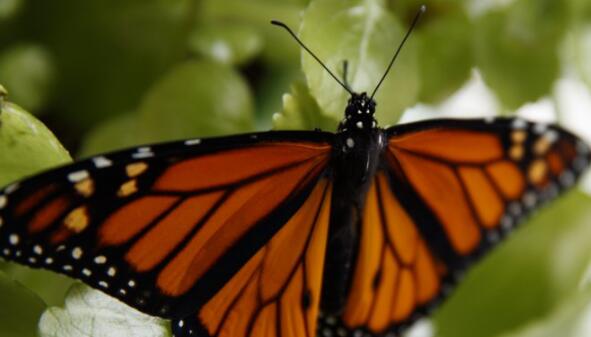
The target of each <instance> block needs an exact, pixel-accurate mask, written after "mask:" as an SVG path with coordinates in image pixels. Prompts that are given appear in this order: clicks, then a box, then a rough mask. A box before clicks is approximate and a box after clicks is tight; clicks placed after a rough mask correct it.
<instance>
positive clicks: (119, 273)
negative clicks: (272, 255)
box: [0, 133, 330, 318]
mask: <svg viewBox="0 0 591 337" xmlns="http://www.w3.org/2000/svg"><path fill="white" fill-rule="evenodd" d="M289 135H290V133H283V134H282V136H283V137H281V138H289ZM319 135H320V134H319ZM254 136H255V137H246V136H242V137H236V140H237V143H238V144H239V146H235V145H232V144H231V143H229V142H228V139H224V142H219V141H218V140H216V139H210V140H203V141H191V142H184V143H182V144H181V143H176V144H171V145H161V146H160V148H157V147H152V148H147V147H144V148H140V149H138V150H135V151H133V152H122V153H115V154H113V155H108V156H100V157H96V158H93V159H90V160H87V161H84V162H81V163H78V164H74V165H72V166H67V167H65V168H61V169H57V170H55V171H50V172H48V173H46V174H44V175H41V176H38V177H35V178H32V179H31V180H27V181H24V182H22V183H20V184H18V185H13V186H9V187H8V188H7V189H6V190H5V193H4V194H2V195H1V196H0V202H1V203H0V206H1V210H0V218H1V219H2V220H1V221H2V226H1V227H0V235H1V239H2V240H3V242H2V244H1V247H2V250H1V253H2V255H3V256H4V257H5V258H8V259H12V260H15V261H17V262H20V263H24V264H28V265H31V266H33V267H41V268H47V269H51V270H55V271H58V272H61V273H64V274H66V275H70V276H73V277H76V278H79V279H81V280H82V281H84V282H86V283H88V284H89V285H91V286H93V287H96V288H98V289H100V290H102V291H104V292H106V293H108V294H110V295H112V296H115V297H117V298H119V299H121V300H122V301H124V302H126V303H128V304H129V305H131V306H134V307H136V308H138V309H140V310H142V311H144V312H147V313H150V314H153V315H159V316H163V317H170V318H174V317H182V316H184V315H189V314H191V313H192V312H193V311H194V310H195V307H194V306H195V305H196V303H197V302H196V301H198V298H199V295H197V296H192V294H193V292H194V291H195V288H196V287H198V288H200V289H208V288H209V289H219V288H222V286H223V283H225V282H226V281H227V280H228V279H229V278H230V277H231V276H232V274H234V273H236V272H237V271H238V270H239V269H240V268H241V267H242V265H243V264H244V263H245V262H246V260H247V258H248V257H249V255H255V253H256V254H258V255H255V257H253V259H256V258H257V257H258V256H259V255H260V254H261V253H260V252H258V253H257V251H260V249H262V248H261V247H263V246H264V245H267V242H266V241H267V240H268V239H266V238H271V237H272V236H273V235H274V234H275V233H276V232H277V231H279V230H280V229H281V228H283V230H286V228H287V227H282V226H281V225H282V224H283V223H284V222H285V221H287V220H288V219H289V218H290V217H292V214H295V215H293V217H296V216H297V215H298V214H300V213H301V212H302V209H301V208H300V207H301V205H307V204H306V203H309V202H310V201H307V200H310V198H314V200H315V202H316V200H318V199H322V198H320V197H318V194H319V192H313V191H316V189H314V188H315V186H316V185H317V181H318V180H319V179H320V177H321V176H323V175H324V174H325V171H326V167H327V163H328V160H329V155H330V145H329V143H326V142H323V141H322V138H321V137H322V136H321V135H320V136H319V137H320V139H319V140H316V141H315V142H308V141H305V140H301V139H297V138H296V139H293V140H289V139H287V140H283V141H275V140H266V139H265V137H267V138H269V137H270V138H274V137H272V134H270V133H269V134H262V135H261V136H260V137H256V135H254ZM240 138H242V139H240ZM249 141H250V143H251V144H250V145H249V146H244V143H246V142H249ZM181 146H182V150H183V151H182V153H174V152H171V151H170V149H172V150H174V149H177V148H179V147H181ZM202 149H203V150H202ZM323 186H326V183H324V184H323ZM326 189H327V188H326V187H325V188H323V192H322V193H323V194H322V196H323V197H324V196H325V194H326V193H325V190H326ZM321 201H322V200H321ZM317 203H318V202H316V203H315V204H314V205H312V206H309V207H307V208H310V207H314V210H316V209H318V208H319V206H318V204H317ZM323 205H324V204H323ZM307 211H308V212H312V211H310V210H307ZM324 212H326V211H324ZM323 214H324V213H323ZM306 216H309V213H306ZM306 219H308V218H306ZM301 221H302V220H300V222H301ZM288 223H289V222H288ZM297 225H299V224H295V225H292V227H293V226H297ZM304 225H307V226H310V224H308V223H306V224H304ZM324 240H325V239H324ZM236 247H238V248H236ZM286 248H289V246H288V247H286ZM316 249H318V248H316ZM315 258H316V256H315ZM276 262H277V261H275V263H276ZM319 263H320V264H319V267H321V265H322V264H321V261H320V262H319ZM220 265H223V266H224V268H222V269H224V270H223V271H220V270H219V266H220ZM311 267H316V266H311ZM302 268H303V267H302ZM316 268H317V267H316ZM314 286H315V287H317V288H318V287H319V284H314ZM212 291H213V290H212ZM315 291H317V292H318V291H319V290H318V289H315ZM200 294H202V293H201V292H200ZM315 295H316V296H318V295H319V294H318V293H316V294H315ZM206 300H208V298H207V297H203V299H202V300H201V301H203V302H204V303H205V301H206ZM206 308H207V307H206Z"/></svg>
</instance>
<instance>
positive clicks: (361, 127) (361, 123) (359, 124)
mask: <svg viewBox="0 0 591 337" xmlns="http://www.w3.org/2000/svg"><path fill="white" fill-rule="evenodd" d="M355 125H357V127H358V128H359V129H363V122H362V121H359V122H357V123H355Z"/></svg>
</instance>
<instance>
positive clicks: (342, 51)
mask: <svg viewBox="0 0 591 337" xmlns="http://www.w3.org/2000/svg"><path fill="white" fill-rule="evenodd" d="M407 28H408V27H403V26H402V25H401V24H400V23H399V22H398V20H396V19H395V18H394V17H393V16H392V15H391V14H390V13H389V12H388V11H387V10H386V9H385V8H384V7H383V4H382V1H379V0H346V1H343V0H318V1H314V2H312V3H311V4H310V6H309V7H308V9H307V10H306V11H305V13H304V16H303V19H302V25H301V27H300V37H301V39H302V40H303V41H304V43H306V44H307V45H308V47H309V48H310V49H311V50H312V51H314V52H315V53H316V54H317V56H318V57H319V58H320V59H321V60H323V61H324V62H325V64H326V65H327V66H328V68H329V69H331V70H333V73H335V75H338V77H341V76H340V75H341V74H342V67H343V61H345V60H348V62H349V74H350V75H349V77H350V78H349V82H350V83H351V87H352V89H353V90H355V91H358V92H363V91H365V92H368V93H370V94H371V92H372V91H373V90H374V88H375V86H376V85H377V83H378V81H379V79H380V78H381V76H382V75H383V73H384V71H385V70H386V66H387V65H388V63H389V61H390V59H391V58H392V55H393V52H394V50H395V49H396V48H397V47H398V45H399V44H400V42H401V40H402V37H403V35H404V34H405V32H406V30H407ZM416 48H417V46H416V39H413V38H411V39H410V40H409V42H408V43H407V44H406V46H405V47H404V50H403V51H402V52H401V54H400V56H399V57H398V60H396V63H395V65H394V68H393V69H392V71H391V72H390V74H389V75H388V77H387V78H386V80H385V82H384V83H383V85H382V87H381V88H380V90H379V92H378V93H377V95H376V101H377V103H378V107H377V112H376V116H377V118H378V120H379V121H380V123H381V124H382V125H387V124H394V123H395V122H396V121H397V120H398V119H399V117H400V115H401V114H402V112H403V110H404V108H406V107H408V106H410V105H411V104H413V103H415V102H416V99H417V95H418V90H419V74H418V63H417V54H416ZM302 53H303V60H302V67H303V69H304V73H305V75H306V79H307V81H308V86H309V87H310V92H311V93H312V96H314V97H315V98H316V100H317V101H318V104H319V105H320V107H321V108H322V110H323V111H324V112H325V113H326V114H327V115H330V116H332V117H334V118H337V119H340V118H341V117H342V115H343V111H344V109H345V105H346V103H347V98H348V97H347V95H348V94H347V92H346V91H345V90H343V88H342V87H340V86H339V84H338V83H337V82H336V81H335V80H334V79H332V78H331V77H330V75H329V74H328V73H327V72H326V71H325V70H323V69H322V68H321V66H320V65H319V64H318V63H317V62H316V61H315V60H314V59H313V58H312V57H310V56H308V55H306V54H305V52H304V51H302Z"/></svg>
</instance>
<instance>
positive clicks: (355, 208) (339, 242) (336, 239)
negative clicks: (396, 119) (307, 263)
mask: <svg viewBox="0 0 591 337" xmlns="http://www.w3.org/2000/svg"><path fill="white" fill-rule="evenodd" d="M382 139H383V133H382V130H381V129H377V128H376V129H373V130H371V131H369V132H367V131H365V132H361V131H357V130H353V131H345V132H341V133H339V134H337V139H336V141H335V146H334V148H333V151H334V153H333V159H332V160H333V163H332V167H333V170H332V175H333V179H334V192H333V193H334V195H338V196H340V197H339V198H334V199H333V202H332V212H331V217H330V227H329V236H328V242H327V250H326V251H327V252H326V268H325V271H324V282H323V283H324V284H325V285H326V286H325V288H324V289H325V291H324V293H323V295H322V298H323V303H322V306H323V307H322V309H323V311H324V312H325V313H327V314H338V313H339V312H340V311H342V308H343V306H344V304H345V300H346V296H347V293H348V291H349V287H350V280H351V274H352V272H353V270H352V268H353V265H354V261H355V259H356V253H355V252H356V251H357V250H358V249H357V248H358V247H357V246H358V244H359V235H360V233H359V228H360V226H359V224H360V221H361V214H362V210H363V203H364V200H365V195H366V194H367V191H368V189H369V185H370V182H371V178H372V177H373V176H374V175H375V173H376V170H377V168H378V163H379V159H380V156H381V153H382V151H383V144H384V142H383V141H382Z"/></svg>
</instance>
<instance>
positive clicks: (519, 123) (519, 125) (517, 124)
mask: <svg viewBox="0 0 591 337" xmlns="http://www.w3.org/2000/svg"><path fill="white" fill-rule="evenodd" d="M511 127H512V128H513V129H516V130H520V129H525V128H526V127H527V122H526V121H525V120H523V119H521V118H516V119H515V120H513V123H511Z"/></svg>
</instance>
